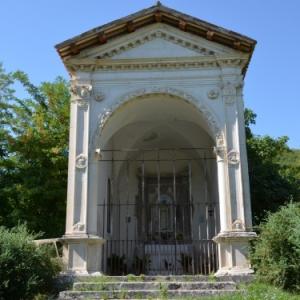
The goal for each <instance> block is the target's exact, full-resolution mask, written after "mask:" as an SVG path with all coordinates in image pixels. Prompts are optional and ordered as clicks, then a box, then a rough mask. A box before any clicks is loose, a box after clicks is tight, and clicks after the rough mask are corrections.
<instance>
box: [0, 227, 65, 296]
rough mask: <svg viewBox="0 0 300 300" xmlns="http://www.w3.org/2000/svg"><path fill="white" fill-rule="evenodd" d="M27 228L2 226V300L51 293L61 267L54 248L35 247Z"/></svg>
mask: <svg viewBox="0 0 300 300" xmlns="http://www.w3.org/2000/svg"><path fill="white" fill-rule="evenodd" d="M37 237H38V235H35V234H32V233H30V232H29V231H28V230H27V228H26V226H24V225H20V226H17V227H15V228H12V229H6V228H4V227H0V299H16V300H17V299H33V298H34V295H36V294H38V293H42V294H43V293H47V292H50V291H51V289H52V286H53V283H54V277H55V276H56V275H57V274H58V272H59V271H60V264H59V262H58V260H57V259H56V258H53V257H52V255H51V249H50V248H49V247H45V246H42V247H41V246H39V247H38V246H36V245H35V244H34V242H33V240H34V239H36V238H37Z"/></svg>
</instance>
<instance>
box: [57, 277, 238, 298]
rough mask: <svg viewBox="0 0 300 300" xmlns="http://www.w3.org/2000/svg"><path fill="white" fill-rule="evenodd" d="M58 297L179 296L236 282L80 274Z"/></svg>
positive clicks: (216, 291)
mask: <svg viewBox="0 0 300 300" xmlns="http://www.w3.org/2000/svg"><path fill="white" fill-rule="evenodd" d="M74 279H75V282H74V285H73V290H70V291H63V292H61V293H60V295H59V299H149V297H151V298H164V299H174V298H178V299H182V298H184V297H193V296H209V295H220V294H224V293H234V292H236V291H237V290H236V283H235V282H234V281H232V280H221V279H220V278H211V277H208V276H136V277H135V276H115V277H114V276H102V277H99V276H98V277H95V276H94V277H92V276H81V277H77V278H74Z"/></svg>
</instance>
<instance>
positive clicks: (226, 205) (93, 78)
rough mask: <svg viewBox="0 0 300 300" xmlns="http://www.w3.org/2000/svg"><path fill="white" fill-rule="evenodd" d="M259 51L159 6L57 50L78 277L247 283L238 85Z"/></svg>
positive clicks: (71, 250)
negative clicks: (65, 97) (237, 278)
mask: <svg viewBox="0 0 300 300" xmlns="http://www.w3.org/2000/svg"><path fill="white" fill-rule="evenodd" d="M255 44H256V41H255V40H253V39H251V38H249V37H246V36H244V35H241V34H239V33H236V32H233V31H230V30H227V29H224V28H221V27H219V26H216V25H213V24H210V23H208V22H206V21H203V20H200V19H198V18H196V17H192V16H189V15H186V14H184V13H182V12H179V11H176V10H174V9H171V8H168V7H166V6H164V5H162V4H161V3H160V2H158V3H157V4H156V5H154V6H152V7H149V8H146V9H143V10H141V11H138V12H136V13H134V14H131V15H129V16H126V17H124V18H121V19H118V20H115V21H113V22H110V23H108V24H105V25H102V26H99V27H97V28H94V29H91V30H89V31H87V32H84V33H82V34H80V35H78V36H76V37H73V38H71V39H69V40H67V41H64V42H62V43H60V44H58V45H56V49H57V52H58V54H59V56H60V57H61V59H62V61H63V63H64V65H65V67H66V68H67V70H68V72H69V74H70V79H71V93H72V97H71V102H70V111H71V121H70V142H69V168H68V198H67V216H66V232H65V235H64V236H63V237H62V240H63V242H64V259H65V261H66V264H67V269H68V271H69V272H71V273H75V274H108V275H124V274H137V275H139V274H148V275H169V274H174V275H177V274H178V275H182V274H204V275H208V274H211V273H215V274H216V275H217V276H222V275H244V274H250V273H252V272H253V270H252V269H251V266H250V265H249V260H248V243H249V240H251V239H253V238H254V237H255V236H256V234H255V233H254V232H253V230H252V223H251V205H250V193H249V178H248V166H247V153H246V145H245V127H244V104H243V85H244V79H245V76H246V72H247V68H248V65H249V63H250V60H251V56H252V53H253V51H254V47H255Z"/></svg>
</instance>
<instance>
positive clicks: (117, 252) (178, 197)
mask: <svg viewBox="0 0 300 300" xmlns="http://www.w3.org/2000/svg"><path fill="white" fill-rule="evenodd" d="M199 149H200V148H199ZM199 149H198V152H199V151H202V152H201V153H202V155H201V156H200V157H199V154H198V155H197V156H196V157H193V156H191V155H190V154H189V155H185V156H187V157H182V156H181V157H178V153H177V155H172V156H170V151H172V153H173V152H174V151H175V150H174V149H159V150H158V149H155V150H152V152H150V150H147V152H145V150H144V151H141V150H135V151H133V150H130V152H131V153H132V152H135V155H134V157H132V156H131V157H128V155H123V156H122V154H119V155H118V154H116V153H120V152H122V153H123V152H128V151H129V150H126V151H125V150H107V155H106V156H105V155H104V156H103V158H102V160H101V161H100V162H101V167H103V168H104V169H105V170H106V177H105V179H106V183H105V189H106V191H105V193H104V194H105V197H102V200H101V201H100V202H99V204H98V210H99V220H100V223H99V229H100V231H101V234H102V236H103V237H104V238H105V239H106V243H105V244H104V245H103V251H102V253H103V255H102V270H104V272H105V273H106V274H108V275H126V274H136V275H139V274H148V275H169V274H176V275H179V274H206V275H207V274H210V273H213V272H215V271H216V270H217V269H218V254H217V245H216V244H215V243H214V242H213V241H212V237H213V236H215V235H216V234H217V232H218V205H217V201H212V198H211V197H210V189H209V185H208V178H207V172H208V167H209V166H208V164H211V163H212V162H214V161H215V157H214V156H213V155H210V156H208V155H207V149H205V150H203V149H202V150H201V149H200V150H199ZM191 150H193V151H194V150H195V149H188V151H191ZM163 151H165V154H166V153H167V151H168V153H169V154H168V155H162V152H163ZM176 151H177V152H178V149H176ZM185 151H187V149H185ZM137 153H138V155H137ZM149 153H152V156H151V155H150V156H149ZM153 153H154V157H153ZM210 153H211V152H210ZM197 169H198V170H197ZM201 172H202V173H201ZM116 174H117V175H116ZM199 174H202V177H203V179H202V180H200V179H199V182H198V183H197V178H198V177H199V178H200V177H201V176H200V175H199ZM197 176H198V177H197ZM102 180H103V177H102ZM197 184H199V186H198V185H197ZM194 185H195V187H194ZM102 186H103V187H104V185H103V184H102ZM214 188H216V183H215V187H214ZM102 196H103V195H102Z"/></svg>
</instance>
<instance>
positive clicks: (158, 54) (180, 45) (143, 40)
mask: <svg viewBox="0 0 300 300" xmlns="http://www.w3.org/2000/svg"><path fill="white" fill-rule="evenodd" d="M238 53H239V52H238V51H236V50H233V49H231V48H229V47H225V46H223V45H220V44H217V43H214V42H211V41H207V40H205V39H203V38H201V37H196V36H193V35H192V34H190V33H187V32H182V31H180V30H177V29H176V28H173V27H171V26H169V25H166V24H154V25H150V26H147V27H144V28H142V29H140V30H138V31H136V32H133V33H131V34H128V35H126V36H123V37H120V38H116V39H115V40H114V41H111V42H110V43H109V44H105V45H101V46H98V47H94V48H92V49H87V50H85V51H82V52H81V53H80V55H78V57H81V58H97V59H107V58H110V59H138V58H165V57H169V58H172V57H194V56H214V55H217V56H222V55H234V54H238Z"/></svg>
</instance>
